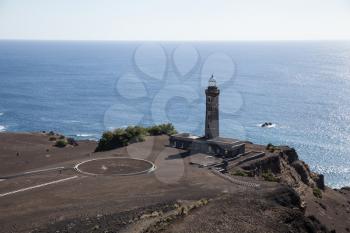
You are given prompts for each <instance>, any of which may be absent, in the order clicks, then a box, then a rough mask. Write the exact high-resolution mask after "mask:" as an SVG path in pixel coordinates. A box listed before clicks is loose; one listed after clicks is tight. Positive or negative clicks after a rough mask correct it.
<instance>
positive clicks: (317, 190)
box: [312, 188, 322, 198]
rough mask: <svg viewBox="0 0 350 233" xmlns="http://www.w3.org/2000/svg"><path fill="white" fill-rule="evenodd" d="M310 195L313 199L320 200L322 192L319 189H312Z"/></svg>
mask: <svg viewBox="0 0 350 233" xmlns="http://www.w3.org/2000/svg"><path fill="white" fill-rule="evenodd" d="M312 193H313V194H314V196H315V197H317V198H322V192H321V190H320V189H319V188H314V189H313V190H312Z"/></svg>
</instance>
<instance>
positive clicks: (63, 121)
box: [62, 120, 81, 124]
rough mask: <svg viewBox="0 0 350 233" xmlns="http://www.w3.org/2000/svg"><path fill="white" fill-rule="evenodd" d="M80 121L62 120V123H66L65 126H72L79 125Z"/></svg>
mask: <svg viewBox="0 0 350 233" xmlns="http://www.w3.org/2000/svg"><path fill="white" fill-rule="evenodd" d="M80 122H81V121H77V120H62V123H66V124H71V123H72V124H74V123H80Z"/></svg>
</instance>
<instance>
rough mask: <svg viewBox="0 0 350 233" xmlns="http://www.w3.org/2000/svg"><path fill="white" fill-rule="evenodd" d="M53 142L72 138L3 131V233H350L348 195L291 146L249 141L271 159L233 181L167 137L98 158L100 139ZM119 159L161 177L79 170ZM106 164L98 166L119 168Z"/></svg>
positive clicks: (235, 166) (233, 170)
mask: <svg viewBox="0 0 350 233" xmlns="http://www.w3.org/2000/svg"><path fill="white" fill-rule="evenodd" d="M53 137H55V138H56V140H64V136H62V135H57V134H54V136H53V134H52V133H51V134H50V133H49V134H47V133H0V159H1V161H2V163H0V179H1V180H0V194H1V196H0V208H1V210H2V211H1V213H0V226H1V227H2V230H3V232H15V233H21V232H36V233H39V232H40V233H44V232H45V233H48V232H81V233H82V232H84V233H86V232H94V233H95V232H104V233H107V232H109V233H110V232H177V233H180V232H183V233H188V232H204V233H206V232H207V233H209V232H210V233H212V232H237V233H238V232H280V233H285V232H350V224H349V223H350V189H349V188H343V189H340V190H336V189H331V188H329V187H327V186H326V185H325V184H324V178H323V176H322V175H320V174H316V173H314V172H312V171H311V170H310V169H309V167H308V165H307V164H306V163H305V162H303V161H301V160H300V159H299V157H298V154H297V152H296V151H295V150H294V149H293V148H290V147H286V146H273V145H269V146H262V145H256V144H252V143H249V142H245V144H246V149H247V150H248V151H259V152H263V154H261V155H259V156H255V157H252V158H245V157H244V156H243V157H242V158H240V159H238V161H233V162H232V163H228V164H227V167H226V172H224V173H222V175H223V176H226V177H231V178H232V181H230V180H229V179H224V178H223V177H221V176H218V175H217V174H215V173H214V172H213V171H212V170H210V169H208V168H203V167H202V168H200V167H198V166H195V165H193V161H194V159H195V155H193V156H189V155H188V154H186V153H185V152H184V151H182V150H178V149H175V148H171V147H168V140H169V137H168V136H166V135H159V136H147V137H146V138H145V140H144V141H142V142H137V143H133V144H130V145H128V146H122V147H120V148H117V149H113V150H110V151H104V152H94V151H95V149H96V147H97V146H98V143H97V142H94V141H77V142H76V143H74V144H69V143H67V145H65V146H63V147H58V146H57V142H55V140H53ZM67 141H69V140H67ZM137 156H141V157H137ZM119 157H121V158H124V157H132V158H138V159H146V160H148V161H151V162H153V163H154V164H155V166H156V170H155V171H153V172H150V173H147V174H141V175H130V176H117V175H91V174H82V173H80V172H79V171H78V170H77V169H75V167H76V166H77V164H79V163H81V162H82V161H93V160H99V159H104V158H119ZM198 158H199V159H201V160H204V159H210V158H207V157H205V156H204V157H203V156H201V155H199V156H198ZM100 165H101V164H100ZM100 165H99V166H98V167H96V168H94V169H102V170H105V169H109V168H110V167H111V166H112V165H113V164H102V166H100ZM96 171H98V170H96ZM174 178H176V179H174ZM250 184H255V185H256V186H252V185H250Z"/></svg>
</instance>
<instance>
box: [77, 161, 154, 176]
mask: <svg viewBox="0 0 350 233" xmlns="http://www.w3.org/2000/svg"><path fill="white" fill-rule="evenodd" d="M108 160H120V161H121V163H120V166H119V167H118V165H117V164H115V163H113V162H111V161H109V162H108ZM128 160H129V162H131V164H129V165H130V168H131V166H132V163H133V162H135V163H142V162H143V163H144V167H141V168H140V167H139V168H138V170H137V171H130V172H126V171H118V169H119V170H123V169H124V168H125V167H126V166H125V162H127V161H128ZM102 161H106V163H105V164H102V165H99V163H101V162H102ZM123 162H124V164H123ZM89 163H90V164H91V165H90V167H87V168H82V167H83V166H86V165H88V164H89ZM94 164H95V167H94ZM115 165H117V166H115ZM97 168H98V169H99V170H97V171H96V169H97ZM74 169H75V170H76V171H77V172H79V173H81V174H84V175H91V176H102V175H117V176H133V175H140V174H145V173H150V172H152V171H154V170H155V169H156V166H155V165H154V163H152V162H151V161H148V160H145V159H137V158H129V157H106V158H97V159H89V160H86V161H83V162H80V163H78V164H77V165H75V166H74ZM84 169H85V170H84ZM89 170H92V171H89ZM94 170H95V172H93V171H94Z"/></svg>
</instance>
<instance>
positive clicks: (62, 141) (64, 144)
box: [55, 139, 68, 148]
mask: <svg viewBox="0 0 350 233" xmlns="http://www.w3.org/2000/svg"><path fill="white" fill-rule="evenodd" d="M67 144H68V142H67V141H66V140H62V139H61V140H58V141H57V142H56V144H55V146H57V147H60V148H62V147H65V146H67Z"/></svg>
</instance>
